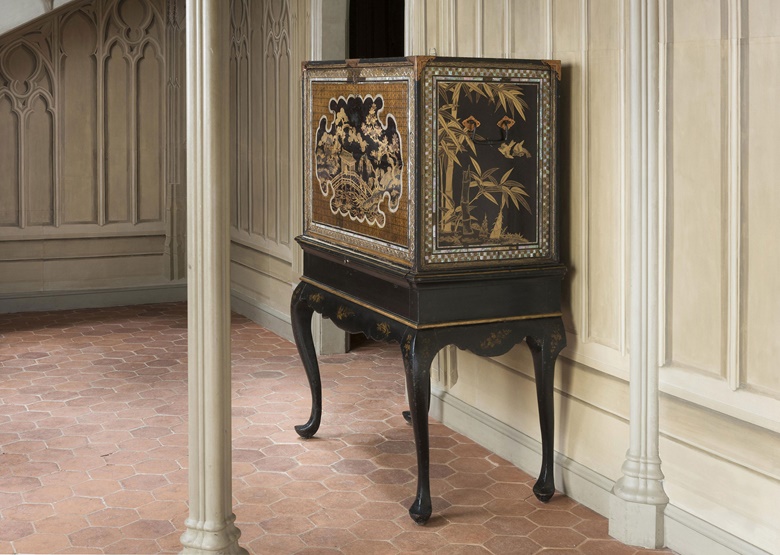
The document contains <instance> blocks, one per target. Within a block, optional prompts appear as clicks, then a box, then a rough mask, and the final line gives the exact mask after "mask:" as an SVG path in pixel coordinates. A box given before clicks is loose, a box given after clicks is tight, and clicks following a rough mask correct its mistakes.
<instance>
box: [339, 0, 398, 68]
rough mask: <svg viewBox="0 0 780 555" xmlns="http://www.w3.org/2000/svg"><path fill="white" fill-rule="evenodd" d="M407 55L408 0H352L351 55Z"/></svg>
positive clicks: (350, 21) (393, 56)
mask: <svg viewBox="0 0 780 555" xmlns="http://www.w3.org/2000/svg"><path fill="white" fill-rule="evenodd" d="M403 55H404V0H350V2H349V57H350V58H397V57H400V56H403Z"/></svg>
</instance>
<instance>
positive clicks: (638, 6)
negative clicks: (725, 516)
mask: <svg viewBox="0 0 780 555" xmlns="http://www.w3.org/2000/svg"><path fill="white" fill-rule="evenodd" d="M658 23H659V22H658V0H631V2H630V11H629V49H628V58H629V109H630V120H629V121H630V139H629V147H630V164H631V166H630V167H631V174H630V197H631V233H630V236H631V262H630V282H631V305H630V319H631V321H630V346H631V366H630V374H629V388H630V402H631V407H630V416H629V418H630V420H629V449H628V452H627V453H626V460H625V462H624V463H623V467H622V471H623V476H622V477H621V478H620V479H619V480H618V481H617V483H616V484H615V487H614V488H613V490H612V493H613V496H612V499H611V502H610V515H609V533H610V535H611V536H613V537H615V538H617V539H618V540H620V541H622V542H623V543H627V544H631V545H638V546H642V547H649V548H658V547H662V546H663V544H664V527H663V524H664V507H665V506H666V504H667V503H668V502H669V498H668V497H667V495H666V493H665V492H664V488H663V477H664V475H663V473H662V472H661V459H660V457H659V454H658V438H659V427H658V394H659V392H658V368H659V356H658V307H659V304H658V303H659V299H658V270H659V264H658V262H659V258H658V257H659V253H658V229H659V227H658V226H659V220H658V217H659V211H658V206H659V205H658V203H659V181H658V146H659V141H658V108H659V104H658V102H659V100H658V99H659V91H658V60H659V58H658V53H659V51H658V43H659V29H658Z"/></svg>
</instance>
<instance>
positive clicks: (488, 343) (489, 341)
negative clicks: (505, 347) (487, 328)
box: [479, 329, 512, 349]
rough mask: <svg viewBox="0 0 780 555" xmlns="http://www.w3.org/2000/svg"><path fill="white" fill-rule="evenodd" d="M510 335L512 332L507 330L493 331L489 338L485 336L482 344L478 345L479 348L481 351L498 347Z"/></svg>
mask: <svg viewBox="0 0 780 555" xmlns="http://www.w3.org/2000/svg"><path fill="white" fill-rule="evenodd" d="M510 333H512V330H508V329H503V330H499V331H494V332H493V333H491V334H490V335H489V336H487V337H486V338H485V339H484V340H483V341H482V343H480V344H479V346H480V347H481V348H483V349H493V348H495V347H498V346H499V345H501V344H502V343H503V342H504V339H506V338H507V336H508V335H509V334H510Z"/></svg>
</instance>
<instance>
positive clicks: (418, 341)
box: [401, 332, 433, 524]
mask: <svg viewBox="0 0 780 555" xmlns="http://www.w3.org/2000/svg"><path fill="white" fill-rule="evenodd" d="M420 335H421V334H420V333H419V332H410V333H409V334H408V335H407V336H406V337H405V338H404V340H403V342H402V343H401V351H402V352H403V359H404V369H405V370H406V391H407V394H408V396H409V413H410V416H411V420H412V429H413V430H414V444H415V447H416V449H417V497H416V498H415V500H414V503H412V506H411V507H409V516H411V517H412V520H414V521H415V522H416V523H417V524H425V523H426V522H428V519H429V518H430V517H431V511H432V508H431V486H430V475H429V464H430V458H429V442H428V403H429V398H430V391H431V362H432V361H433V356H432V355H431V354H430V352H431V351H432V346H430V345H428V341H427V339H425V338H422V337H421V336H420Z"/></svg>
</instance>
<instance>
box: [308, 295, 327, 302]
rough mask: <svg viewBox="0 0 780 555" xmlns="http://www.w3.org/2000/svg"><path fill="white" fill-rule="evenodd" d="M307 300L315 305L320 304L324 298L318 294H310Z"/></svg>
mask: <svg viewBox="0 0 780 555" xmlns="http://www.w3.org/2000/svg"><path fill="white" fill-rule="evenodd" d="M309 300H310V301H311V302H313V303H315V304H320V303H321V302H322V301H323V300H325V297H323V296H322V295H321V294H320V293H312V294H311V295H309Z"/></svg>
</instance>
